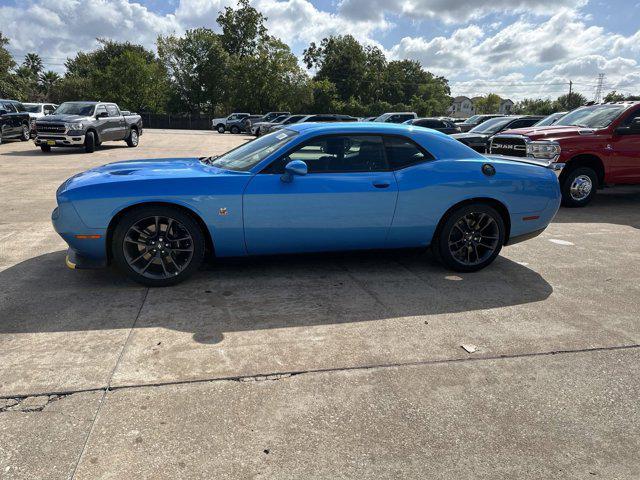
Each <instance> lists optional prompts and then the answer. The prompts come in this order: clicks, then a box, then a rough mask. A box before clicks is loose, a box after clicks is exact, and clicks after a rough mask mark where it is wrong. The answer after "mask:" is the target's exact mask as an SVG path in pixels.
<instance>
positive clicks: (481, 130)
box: [452, 115, 542, 153]
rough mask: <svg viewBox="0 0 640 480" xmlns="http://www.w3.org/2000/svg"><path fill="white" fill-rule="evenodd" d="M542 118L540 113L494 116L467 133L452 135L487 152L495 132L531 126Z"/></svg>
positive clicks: (477, 149)
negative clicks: (536, 114)
mask: <svg viewBox="0 0 640 480" xmlns="http://www.w3.org/2000/svg"><path fill="white" fill-rule="evenodd" d="M541 119H542V116H539V115H538V116H535V115H524V116H512V117H498V118H492V119H490V120H487V121H486V122H483V123H481V124H480V125H478V126H477V127H474V128H472V129H471V130H469V131H468V132H466V133H456V134H455V135H452V137H453V138H455V139H456V140H459V141H461V142H462V143H464V144H465V145H468V146H469V147H471V148H473V149H474V150H475V151H476V152H480V153H485V152H488V151H489V141H490V140H491V138H492V137H493V136H494V135H495V134H497V133H500V132H503V131H504V130H508V129H510V128H524V127H530V126H532V125H534V124H536V123H537V122H539V121H540V120H541Z"/></svg>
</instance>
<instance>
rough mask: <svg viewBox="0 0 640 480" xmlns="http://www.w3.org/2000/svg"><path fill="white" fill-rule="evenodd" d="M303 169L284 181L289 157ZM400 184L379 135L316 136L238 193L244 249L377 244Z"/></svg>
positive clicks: (320, 248) (314, 248) (386, 227)
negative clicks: (240, 199) (304, 165)
mask: <svg viewBox="0 0 640 480" xmlns="http://www.w3.org/2000/svg"><path fill="white" fill-rule="evenodd" d="M293 160H302V161H304V162H305V163H306V164H307V168H308V173H307V174H306V175H302V176H301V175H295V176H293V177H292V180H291V181H289V182H287V181H283V179H282V178H281V177H282V174H283V172H284V167H285V165H286V164H287V163H289V162H290V161H293ZM397 195H398V187H397V183H396V180H395V176H394V174H393V172H391V171H390V170H389V168H388V167H387V163H386V157H385V153H384V144H383V141H382V138H381V137H380V136H375V135H348V136H345V135H339V136H336V135H333V136H323V137H315V138H313V139H311V140H308V141H306V142H304V143H303V144H302V145H300V146H297V147H295V148H294V149H293V150H292V151H290V152H288V153H287V154H284V155H283V156H282V157H280V158H278V159H277V160H275V161H274V162H272V164H271V165H269V166H268V167H267V168H266V169H265V170H263V171H262V172H261V173H258V174H257V175H255V176H254V177H253V179H252V180H251V182H250V183H249V185H248V186H247V188H246V189H245V192H244V199H243V203H244V207H243V208H244V212H243V214H244V228H245V242H246V246H247V251H248V253H249V254H252V255H254V254H273V253H297V252H317V251H331V250H350V249H366V248H382V247H384V246H385V244H386V238H387V234H388V231H389V227H390V225H391V222H392V220H393V212H394V209H395V204H396V199H397Z"/></svg>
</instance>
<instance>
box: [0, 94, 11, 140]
mask: <svg viewBox="0 0 640 480" xmlns="http://www.w3.org/2000/svg"><path fill="white" fill-rule="evenodd" d="M10 112H11V110H9V108H8V106H7V104H6V103H5V102H0V138H1V137H8V136H10V135H11V131H12V127H11V116H10V115H9V113H10Z"/></svg>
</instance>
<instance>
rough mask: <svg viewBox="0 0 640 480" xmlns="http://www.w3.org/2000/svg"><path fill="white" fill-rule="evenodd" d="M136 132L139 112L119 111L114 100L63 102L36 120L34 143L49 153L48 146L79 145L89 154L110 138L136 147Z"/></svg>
mask: <svg viewBox="0 0 640 480" xmlns="http://www.w3.org/2000/svg"><path fill="white" fill-rule="evenodd" d="M140 135H142V118H141V117H140V115H136V114H132V113H130V112H122V111H120V107H118V105H116V104H115V103H107V102H65V103H63V104H62V105H60V106H59V107H58V108H57V109H56V111H55V112H54V114H53V115H47V116H45V117H42V118H39V119H37V120H36V138H35V139H34V142H35V144H36V145H37V146H39V147H40V149H41V150H42V151H43V152H50V151H51V147H82V148H84V151H85V152H88V153H91V152H93V151H94V150H95V149H96V148H97V147H99V146H100V145H101V144H102V143H103V142H110V141H125V142H126V143H127V145H128V146H129V147H137V146H138V142H139V141H140Z"/></svg>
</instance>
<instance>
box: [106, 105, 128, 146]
mask: <svg viewBox="0 0 640 480" xmlns="http://www.w3.org/2000/svg"><path fill="white" fill-rule="evenodd" d="M106 107H107V113H108V114H109V117H108V129H109V137H110V138H109V140H124V139H125V138H126V136H127V134H128V133H129V132H127V125H126V123H125V121H124V117H123V116H122V115H121V114H120V109H119V108H118V107H116V106H115V105H113V104H107V106H106Z"/></svg>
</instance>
